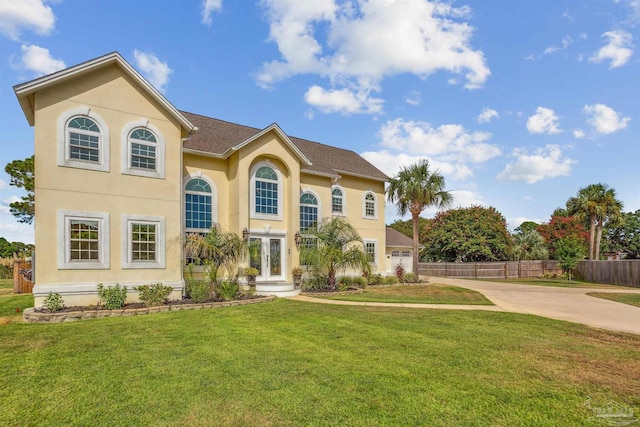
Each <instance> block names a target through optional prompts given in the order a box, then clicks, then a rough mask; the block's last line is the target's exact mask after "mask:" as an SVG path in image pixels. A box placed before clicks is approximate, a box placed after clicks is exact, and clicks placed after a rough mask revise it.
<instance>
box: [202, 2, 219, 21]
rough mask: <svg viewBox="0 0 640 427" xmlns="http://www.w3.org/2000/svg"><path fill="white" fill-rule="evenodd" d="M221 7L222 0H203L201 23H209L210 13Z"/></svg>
mask: <svg viewBox="0 0 640 427" xmlns="http://www.w3.org/2000/svg"><path fill="white" fill-rule="evenodd" d="M220 9H222V0H203V2H202V23H203V24H207V25H211V15H212V14H213V12H217V11H219V10H220Z"/></svg>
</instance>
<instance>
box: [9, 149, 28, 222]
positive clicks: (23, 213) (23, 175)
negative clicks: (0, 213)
mask: <svg viewBox="0 0 640 427" xmlns="http://www.w3.org/2000/svg"><path fill="white" fill-rule="evenodd" d="M33 166H34V157H33V156H31V157H27V158H26V159H24V160H14V161H12V162H11V163H8V164H7V165H6V166H5V168H4V170H5V172H6V173H7V174H8V175H9V177H10V179H9V184H10V185H15V186H16V187H18V188H24V189H25V191H26V192H27V195H26V196H23V197H22V200H21V201H18V202H13V203H11V204H9V208H10V212H11V214H12V215H13V216H15V217H17V218H18V222H23V223H26V224H31V223H32V222H33V216H34V215H35V198H34V182H35V180H34V178H35V176H34V169H33Z"/></svg>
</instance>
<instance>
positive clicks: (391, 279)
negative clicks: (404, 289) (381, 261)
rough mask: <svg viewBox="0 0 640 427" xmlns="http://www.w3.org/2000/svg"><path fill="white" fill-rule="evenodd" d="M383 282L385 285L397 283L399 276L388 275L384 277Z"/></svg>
mask: <svg viewBox="0 0 640 427" xmlns="http://www.w3.org/2000/svg"><path fill="white" fill-rule="evenodd" d="M382 284H383V285H397V284H398V278H397V277H396V276H386V277H385V278H384V279H382Z"/></svg>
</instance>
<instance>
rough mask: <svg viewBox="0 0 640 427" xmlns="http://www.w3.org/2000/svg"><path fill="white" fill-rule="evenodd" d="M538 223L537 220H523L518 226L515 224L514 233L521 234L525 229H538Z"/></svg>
mask: <svg viewBox="0 0 640 427" xmlns="http://www.w3.org/2000/svg"><path fill="white" fill-rule="evenodd" d="M539 225H540V224H538V223H537V222H533V221H525V222H523V223H522V224H520V225H519V226H517V227H516V228H515V230H513V231H514V232H515V233H516V234H522V233H525V232H527V231H532V230H533V231H536V230H537V229H538V226H539Z"/></svg>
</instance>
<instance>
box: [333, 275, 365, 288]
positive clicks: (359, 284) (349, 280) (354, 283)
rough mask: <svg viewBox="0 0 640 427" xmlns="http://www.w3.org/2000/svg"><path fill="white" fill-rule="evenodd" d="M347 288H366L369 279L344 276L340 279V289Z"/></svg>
mask: <svg viewBox="0 0 640 427" xmlns="http://www.w3.org/2000/svg"><path fill="white" fill-rule="evenodd" d="M344 286H346V288H345V289H344V290H346V289H348V288H364V287H366V286H367V279H365V278H364V277H361V276H342V277H340V278H339V279H338V289H340V287H344Z"/></svg>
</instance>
